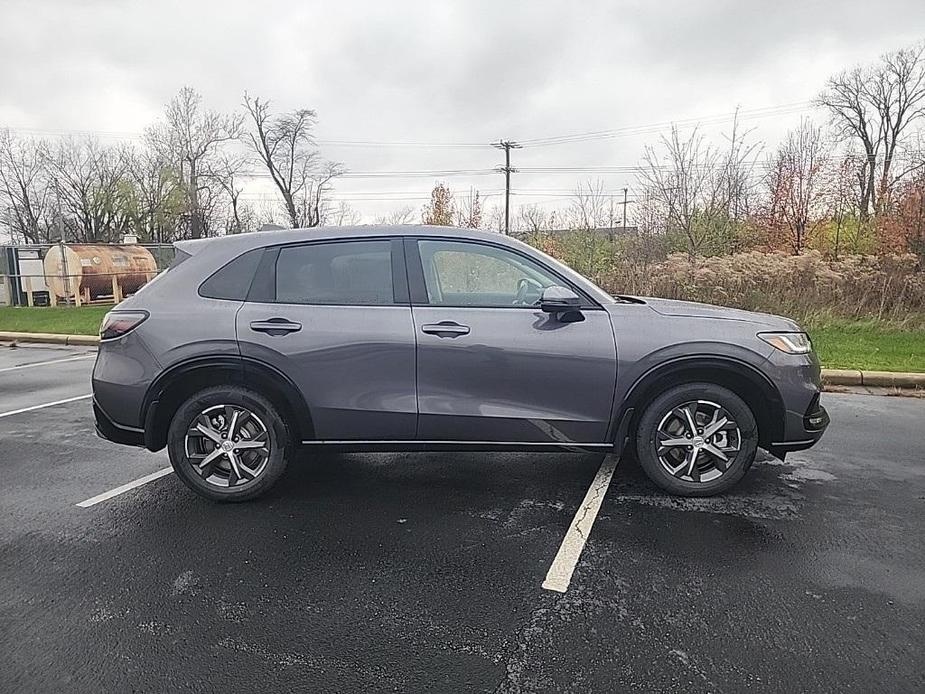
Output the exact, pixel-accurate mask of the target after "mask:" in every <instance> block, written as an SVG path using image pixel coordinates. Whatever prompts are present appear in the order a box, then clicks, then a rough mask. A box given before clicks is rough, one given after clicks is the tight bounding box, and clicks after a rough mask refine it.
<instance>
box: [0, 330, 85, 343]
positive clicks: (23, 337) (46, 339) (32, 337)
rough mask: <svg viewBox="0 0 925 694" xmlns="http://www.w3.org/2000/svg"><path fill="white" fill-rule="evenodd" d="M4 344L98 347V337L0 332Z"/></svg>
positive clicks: (0, 338)
mask: <svg viewBox="0 0 925 694" xmlns="http://www.w3.org/2000/svg"><path fill="white" fill-rule="evenodd" d="M0 340H3V341H4V342H43V343H45V344H51V345H91V346H92V345H98V344H99V343H100V338H99V336H97V335H58V334H56V333H13V332H2V331H0Z"/></svg>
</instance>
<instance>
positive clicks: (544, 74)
mask: <svg viewBox="0 0 925 694" xmlns="http://www.w3.org/2000/svg"><path fill="white" fill-rule="evenodd" d="M923 28H925V3H922V2H921V1H920V0H894V1H891V2H881V3H879V4H878V7H877V11H876V12H871V11H870V5H869V3H868V2H856V1H855V0H851V1H849V2H837V1H835V0H832V1H830V2H824V3H822V2H805V1H804V2H791V1H790V0H787V1H784V2H774V3H770V2H721V1H719V0H709V1H698V2H620V3H617V2H608V1H607V0H585V1H583V2H545V1H539V0H537V1H533V2H498V1H494V2H488V1H473V0H467V1H460V2H432V1H429V2H428V1H423V0H421V1H415V2H359V1H356V2H350V1H346V2H339V3H331V2H304V1H299V0H291V1H283V0H266V1H264V2H261V3H250V2H247V3H244V2H229V1H225V2H219V1H208V2H189V1H185V2H184V1H181V0H166V1H162V2H157V3H151V2H142V1H140V0H138V1H131V0H122V1H119V0H110V1H105V0H93V1H89V2H86V1H84V2H76V1H75V0H45V1H44V2H36V1H34V0H33V1H22V0H5V1H4V2H2V3H0V31H2V37H3V40H2V41H0V65H3V69H2V70H0V125H10V126H14V127H28V128H36V129H39V130H42V129H49V130H58V129H78V130H95V131H139V130H140V129H141V128H143V127H144V126H145V125H146V124H148V123H149V122H151V120H152V119H154V118H156V117H157V115H158V114H159V112H160V110H161V108H162V105H163V104H164V102H165V101H166V100H167V99H169V98H170V96H171V95H172V94H173V93H174V92H175V91H176V90H177V89H178V88H179V87H180V86H181V85H183V84H190V85H193V86H194V87H196V88H197V89H199V90H200V91H201V92H202V93H203V94H204V96H205V98H206V100H207V101H208V103H209V104H210V105H212V106H213V107H216V108H222V109H231V108H235V107H237V105H238V104H239V102H240V98H241V94H242V92H243V91H244V90H245V89H248V90H250V91H251V92H252V93H256V94H259V95H261V96H265V97H269V98H271V99H273V100H274V101H275V102H276V104H278V106H279V107H280V108H293V107H298V106H308V107H312V108H315V109H317V110H318V111H319V114H320V117H321V121H320V126H319V131H320V135H321V136H322V137H324V138H328V139H334V138H337V139H352V140H403V141H444V142H445V141H450V142H457V141H462V142H488V141H491V140H494V139H497V138H499V137H510V138H531V137H542V136H547V135H556V134H562V133H570V132H582V131H588V130H600V129H607V128H615V127H621V126H626V125H636V124H645V123H653V122H663V121H667V120H672V119H683V118H690V117H693V116H697V115H709V114H716V113H726V112H729V111H731V110H732V109H733V108H735V107H736V106H737V105H741V106H742V107H744V108H756V107H762V106H770V105H776V104H782V103H792V102H797V101H804V100H807V99H809V98H811V97H812V96H813V95H814V94H815V93H816V92H817V91H818V90H819V88H820V87H821V86H822V83H823V81H824V79H825V77H826V76H827V75H829V74H831V73H832V72H834V71H836V70H838V69H840V68H841V67H844V66H847V65H850V64H851V63H854V62H858V61H866V60H870V59H872V58H874V57H876V56H877V55H878V54H879V53H881V52H883V51H885V50H890V49H893V48H897V47H899V46H902V45H906V44H908V43H911V42H912V41H914V40H916V39H918V38H921V37H922V35H923V34H925V32H923ZM797 118H799V115H793V116H792V117H791V116H788V117H786V118H777V119H768V120H767V121H756V122H754V123H753V125H755V126H756V133H755V136H756V137H760V138H764V139H767V140H769V141H773V140H774V139H775V138H776V137H779V135H780V134H781V132H782V131H783V129H785V128H786V127H789V126H790V125H792V124H793V123H794V122H795V121H796V119H797ZM647 139H649V140H651V139H653V136H651V135H650V136H647ZM642 144H643V140H641V139H640V138H638V137H635V138H620V139H615V140H605V141H601V142H596V143H585V144H582V145H573V146H569V147H555V148H546V149H536V150H522V151H521V152H518V161H519V162H521V163H522V164H523V165H536V166H538V165H550V164H551V165H595V164H628V163H629V164H631V163H634V162H635V160H636V158H637V157H638V155H639V152H640V150H641V147H642ZM325 154H326V155H327V156H331V157H334V158H338V159H340V160H342V161H344V162H345V163H346V164H347V165H348V166H349V167H350V168H351V169H353V170H355V171H357V170H369V169H380V168H381V169H443V168H458V167H459V168H462V167H479V168H483V167H490V166H493V165H494V164H496V163H497V162H498V153H497V152H495V151H494V150H491V149H485V150H479V149H398V148H393V149H381V150H375V149H364V148H338V149H335V148H329V149H328V150H326V151H325ZM578 178H579V176H577V175H571V176H555V177H552V176H546V177H539V176H526V175H522V176H520V177H518V178H517V179H516V185H519V186H521V187H523V188H543V189H564V188H570V187H572V186H574V184H575V183H576V180H577V179H578ZM628 181H629V178H628V177H627V176H624V175H619V176H618V175H614V176H610V177H608V178H607V180H606V183H607V185H608V186H610V187H614V188H617V187H621V186H622V185H624V184H626V183H627V182H628ZM450 183H451V184H452V185H453V186H454V187H456V188H468V186H469V185H470V184H473V185H477V186H479V187H481V188H483V189H487V188H498V187H499V186H500V179H495V178H494V177H480V178H473V179H469V180H467V179H452V180H451V181H450ZM431 184H432V181H428V180H422V179H416V180H409V181H398V180H388V181H358V180H351V181H344V182H343V183H342V184H341V185H340V186H339V189H340V190H341V191H344V192H345V193H346V192H349V193H351V194H353V193H356V194H357V195H359V194H360V193H361V192H363V191H371V190H410V191H415V192H416V191H422V190H426V189H427V188H429V186H430V185H431ZM533 199H534V200H535V198H533ZM397 204H398V203H392V204H391V205H390V206H391V207H395V206H397ZM414 204H415V205H416V206H417V205H418V204H419V203H414ZM357 206H358V207H362V208H363V210H364V211H366V212H368V213H374V212H376V211H379V210H381V209H383V208H384V207H386V205H376V204H373V203H366V202H364V203H362V204H360V203H358V204H357Z"/></svg>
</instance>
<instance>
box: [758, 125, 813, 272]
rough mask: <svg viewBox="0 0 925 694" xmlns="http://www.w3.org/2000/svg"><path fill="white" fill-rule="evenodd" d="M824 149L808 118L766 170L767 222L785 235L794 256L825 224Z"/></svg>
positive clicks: (788, 138)
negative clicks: (768, 201) (815, 229)
mask: <svg viewBox="0 0 925 694" xmlns="http://www.w3.org/2000/svg"><path fill="white" fill-rule="evenodd" d="M827 159H828V146H827V143H826V142H825V140H824V138H823V136H822V130H821V129H820V128H819V127H817V126H816V125H814V124H813V123H812V121H810V120H809V119H808V118H804V119H803V120H802V121H801V122H800V126H799V127H798V128H796V129H794V130H791V131H790V132H788V133H787V136H786V137H785V139H784V142H783V143H782V144H781V145H780V147H779V148H778V150H777V152H776V153H775V154H774V155H773V156H772V157H771V160H770V161H769V166H768V177H767V185H768V192H769V194H770V195H769V199H770V203H769V218H770V221H771V226H772V228H775V229H779V230H784V231H786V232H787V241H788V243H789V246H790V249H791V250H792V251H793V252H794V253H795V254H798V255H799V254H800V253H802V252H803V250H804V249H805V248H806V243H807V241H808V240H809V237H810V235H811V233H812V231H813V229H814V228H815V227H816V226H817V225H818V224H819V223H820V222H823V221H825V214H824V212H825V209H824V208H825V203H826V199H827V196H826V192H827V191H826V190H825V186H824V182H825V171H824V166H825V162H826V161H827Z"/></svg>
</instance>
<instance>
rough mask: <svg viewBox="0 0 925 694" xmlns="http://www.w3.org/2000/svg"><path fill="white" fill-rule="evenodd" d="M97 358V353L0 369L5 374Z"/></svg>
mask: <svg viewBox="0 0 925 694" xmlns="http://www.w3.org/2000/svg"><path fill="white" fill-rule="evenodd" d="M95 356H96V353H95V352H94V353H93V354H81V355H80V356H77V357H64V358H62V359H49V360H48V361H36V362H32V363H31V364H19V365H17V366H5V367H3V368H2V369H0V373H3V372H4V371H16V370H18V369H29V368H32V367H33V366H48V365H49V364H60V363H62V362H66V361H77V360H78V359H89V358H90V357H95Z"/></svg>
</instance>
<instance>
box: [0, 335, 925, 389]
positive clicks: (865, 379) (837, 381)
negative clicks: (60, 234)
mask: <svg viewBox="0 0 925 694" xmlns="http://www.w3.org/2000/svg"><path fill="white" fill-rule="evenodd" d="M0 340H2V341H4V342H44V343H47V344H53V345H81V346H93V345H98V344H99V343H100V338H99V337H98V336H96V335H56V334H53V333H12V332H0ZM822 382H823V383H824V384H825V385H830V386H879V387H888V388H889V387H892V388H925V373H903V372H899V371H897V372H893V371H857V370H855V369H823V370H822Z"/></svg>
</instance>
